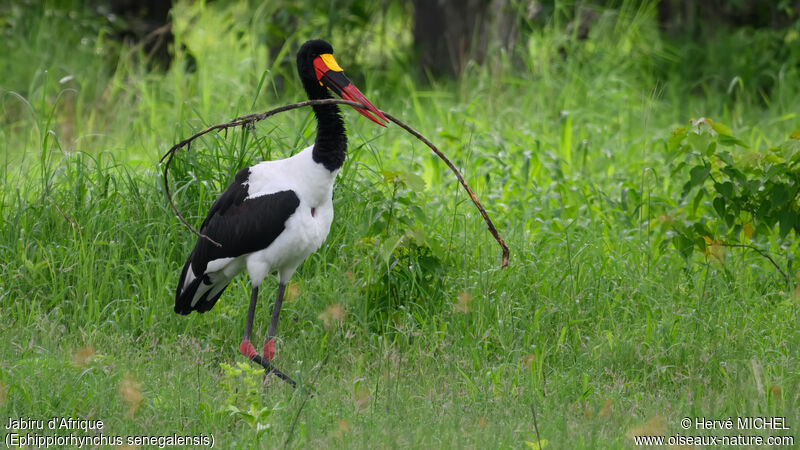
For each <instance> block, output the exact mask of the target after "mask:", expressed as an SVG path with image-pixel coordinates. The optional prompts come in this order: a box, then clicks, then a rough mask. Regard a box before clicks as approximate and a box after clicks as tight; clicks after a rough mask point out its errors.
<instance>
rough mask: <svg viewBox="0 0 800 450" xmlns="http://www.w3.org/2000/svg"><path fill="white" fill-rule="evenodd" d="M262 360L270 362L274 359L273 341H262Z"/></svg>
mask: <svg viewBox="0 0 800 450" xmlns="http://www.w3.org/2000/svg"><path fill="white" fill-rule="evenodd" d="M264 359H266V360H267V361H272V360H273V359H275V340H274V339H270V338H267V339H266V340H264Z"/></svg>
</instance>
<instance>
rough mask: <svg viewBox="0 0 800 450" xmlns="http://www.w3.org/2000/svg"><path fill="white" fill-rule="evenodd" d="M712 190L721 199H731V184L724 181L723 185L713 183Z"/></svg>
mask: <svg viewBox="0 0 800 450" xmlns="http://www.w3.org/2000/svg"><path fill="white" fill-rule="evenodd" d="M714 189H716V190H717V192H719V193H720V194H721V195H722V196H723V197H725V198H726V199H730V198H731V197H733V183H731V182H730V181H726V182H724V183H714Z"/></svg>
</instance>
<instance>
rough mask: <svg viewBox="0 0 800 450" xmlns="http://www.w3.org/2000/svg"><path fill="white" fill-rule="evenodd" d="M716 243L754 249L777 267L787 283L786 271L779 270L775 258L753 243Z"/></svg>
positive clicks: (779, 267) (779, 268)
mask: <svg viewBox="0 0 800 450" xmlns="http://www.w3.org/2000/svg"><path fill="white" fill-rule="evenodd" d="M717 245H721V246H723V247H735V248H749V249H750V250H755V251H756V252H757V253H758V254H759V255H761V256H763V257H764V258H767V259H768V260H769V262H771V263H772V265H773V266H775V269H777V270H778V272H780V274H781V275H782V276H783V279H784V281H786V283H787V284H788V283H789V276H788V275H786V273H785V272H784V271H783V270H781V266H779V265H778V263H776V262H775V260H774V259H772V257H771V256H769V253H767V252H765V251H763V250H761V249H760V248H758V247H756V246H755V245H748V244H729V243H727V242H720V243H718V244H717Z"/></svg>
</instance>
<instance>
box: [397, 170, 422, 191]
mask: <svg viewBox="0 0 800 450" xmlns="http://www.w3.org/2000/svg"><path fill="white" fill-rule="evenodd" d="M400 175H401V177H402V178H403V181H404V182H405V184H406V186H408V188H409V189H411V190H412V191H414V192H422V191H424V190H425V180H423V179H422V177H421V176H419V175H417V174H415V173H412V172H401V173H400Z"/></svg>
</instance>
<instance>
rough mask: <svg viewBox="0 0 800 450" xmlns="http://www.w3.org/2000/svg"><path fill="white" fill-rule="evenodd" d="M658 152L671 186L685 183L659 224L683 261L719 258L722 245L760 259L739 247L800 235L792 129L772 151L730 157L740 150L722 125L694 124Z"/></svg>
mask: <svg viewBox="0 0 800 450" xmlns="http://www.w3.org/2000/svg"><path fill="white" fill-rule="evenodd" d="M666 146H667V151H668V153H669V160H670V161H671V163H670V174H671V176H672V178H673V180H675V179H683V180H686V181H685V182H683V183H682V189H681V194H680V207H679V208H678V209H677V210H675V211H674V212H673V213H671V214H668V215H666V216H663V217H662V218H663V220H664V222H665V223H667V224H668V225H669V226H670V227H671V228H672V229H673V230H674V231H675V235H674V237H673V239H672V242H673V244H674V245H675V247H676V248H677V249H678V250H679V251H680V252H681V254H682V255H683V256H684V257H687V258H688V257H689V256H690V255H691V254H692V253H693V251H694V250H700V251H702V252H703V253H704V254H705V255H706V256H709V255H711V256H716V257H718V258H720V259H721V255H722V254H723V251H721V250H720V248H721V247H725V246H738V247H748V248H753V249H754V250H757V251H759V253H761V254H762V255H764V256H767V257H768V255H767V254H766V253H765V252H764V251H763V250H762V249H760V248H759V247H758V245H755V246H754V245H751V244H749V243H747V242H752V243H763V242H767V241H768V239H769V238H771V237H773V236H774V235H775V232H776V231H777V238H778V240H779V241H780V242H781V243H784V244H785V243H787V241H788V240H789V239H790V238H791V236H790V234H791V233H792V232H794V236H795V237H796V236H797V235H798V234H800V200H798V193H800V130H799V131H796V132H794V133H793V134H792V135H791V137H790V139H789V140H787V141H786V142H784V143H783V144H781V145H779V146H772V147H769V148H767V149H765V150H763V151H738V150H739V149H747V145H746V144H745V143H744V142H742V141H741V140H740V139H738V138H737V137H735V136H734V135H733V133H732V132H731V130H730V129H729V128H728V127H727V126H726V125H724V124H722V123H720V122H714V121H712V120H711V119H708V118H700V119H696V120H695V119H693V120H691V121H690V124H689V125H688V126H683V127H680V128H677V129H675V130H674V132H673V134H672V136H671V137H670V138H669V139H668V140H667V143H666ZM770 261H773V260H772V259H771V258H770ZM773 264H775V262H774V261H773ZM776 267H777V265H776ZM779 270H780V268H779ZM782 273H783V272H782ZM783 275H784V277H786V274H785V273H783Z"/></svg>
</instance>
